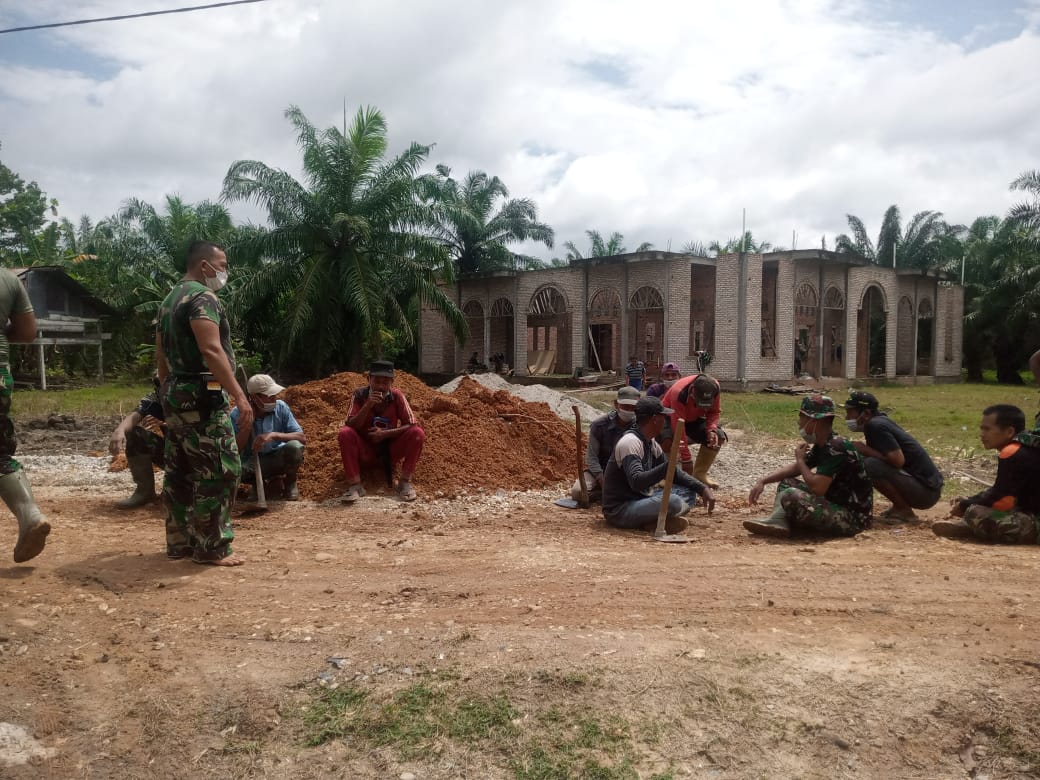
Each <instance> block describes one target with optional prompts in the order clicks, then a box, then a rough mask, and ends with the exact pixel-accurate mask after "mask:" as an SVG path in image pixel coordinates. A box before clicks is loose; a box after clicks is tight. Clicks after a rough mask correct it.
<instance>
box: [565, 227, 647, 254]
mask: <svg viewBox="0 0 1040 780" xmlns="http://www.w3.org/2000/svg"><path fill="white" fill-rule="evenodd" d="M585 235H586V236H588V239H589V252H588V254H586V255H583V254H582V253H581V250H579V249H578V247H577V246H575V245H574V242H573V241H567V242H566V243H564V245H563V247H564V249H566V250H567V259H568V260H584V259H585V258H589V257H613V256H614V255H623V254H626V253H627V252H628V249H627V248H626V247H625V237H624V236H623V235H622V234H621V233H618V232H614V233H611V234H610V238H608V239H607V240H606V241H604V240H603V236H602V235H601V234H600V232H599V231H598V230H586V231H585ZM653 248H654V245H653V244H651V243H650V242H649V241H644V242H643V243H642V244H640V245H639V246H637V247H636V248H635V250H634V251H636V252H648V251H650V250H651V249H653Z"/></svg>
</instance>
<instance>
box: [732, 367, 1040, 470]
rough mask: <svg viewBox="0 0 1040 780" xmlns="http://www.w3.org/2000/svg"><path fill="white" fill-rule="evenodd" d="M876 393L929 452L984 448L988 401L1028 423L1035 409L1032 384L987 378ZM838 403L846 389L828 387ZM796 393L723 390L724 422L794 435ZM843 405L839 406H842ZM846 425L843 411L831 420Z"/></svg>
mask: <svg viewBox="0 0 1040 780" xmlns="http://www.w3.org/2000/svg"><path fill="white" fill-rule="evenodd" d="M868 389H869V391H870V392H871V393H873V394H874V395H875V396H877V399H878V401H879V402H880V404H881V409H882V411H884V412H886V413H887V414H888V415H889V417H891V418H892V419H893V420H894V421H895V422H896V423H898V424H899V425H900V426H902V427H903V428H905V429H906V430H907V431H908V432H909V433H911V434H912V435H913V436H914V437H915V438H916V439H917V440H918V441H920V442H921V444H922V445H924V447H925V449H927V450H928V451H929V452H930V453H931V454H932V455H935V456H939V457H947V458H949V457H974V456H977V455H981V454H982V453H983V452H984V450H983V449H982V446H981V444H980V443H979V436H978V430H979V421H980V420H981V418H982V410H983V409H984V408H985V407H987V406H990V405H991V404H997V403H1007V404H1014V405H1015V406H1018V407H1020V408H1021V409H1022V410H1023V411H1024V412H1025V413H1026V420H1027V422H1029V423H1030V424H1031V423H1032V419H1033V415H1034V414H1035V412H1036V410H1037V400H1038V395H1037V390H1036V388H1035V387H1031V386H1025V387H1013V386H1009V385H988V384H950V385H926V386H919V387H902V386H894V385H893V386H881V387H871V388H868ZM831 397H832V398H833V399H834V402H835V404H837V405H838V406H840V405H841V404H842V403H843V402H844V401H845V399H846V398H847V397H848V395H847V390H842V391H841V392H837V391H832V392H831ZM800 403H801V399H800V398H799V397H798V396H787V395H781V394H776V393H725V394H724V395H723V398H722V410H723V414H722V416H723V422H724V423H725V424H727V425H729V426H731V427H734V428H740V429H742V430H745V431H749V432H754V433H763V434H767V435H769V436H773V437H776V438H785V439H786V438H790V439H792V440H793V439H794V438H795V436H796V434H797V431H796V430H795V429H796V427H797V425H798V422H797V416H798V405H799V404H800ZM840 411H841V410H839V412H840ZM835 423H836V424H835V428H836V430H838V431H842V430H844V423H843V422H842V421H841V416H840V415H839V419H838V420H836V421H835Z"/></svg>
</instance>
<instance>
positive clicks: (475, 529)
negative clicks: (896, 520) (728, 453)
mask: <svg viewBox="0 0 1040 780" xmlns="http://www.w3.org/2000/svg"><path fill="white" fill-rule="evenodd" d="M735 446H737V445H735ZM740 446H746V447H751V445H750V444H748V443H746V442H745V444H743V445H740ZM755 446H756V447H757V446H760V445H755ZM41 481H44V480H41ZM54 482H57V483H60V480H51V481H50V482H49V483H47V484H45V485H44V486H43V487H40V488H39V489H38V490H37V493H38V499H39V501H40V504H41V506H42V507H43V509H44V511H45V512H46V513H47V514H48V516H49V517H50V518H51V519H52V521H53V523H54V532H53V534H52V536H51V542H50V543H49V544H48V546H47V550H46V552H45V554H44V555H43V556H42V557H41V558H39V559H37V560H36V561H34V562H33V564H34V565H21V566H15V565H13V564H11V563H10V562H9V558H8V560H6V561H5V562H4V563H2V564H0V723H3V724H6V725H5V726H2V727H0V776H2V777H9V778H30V777H32V778H38V777H55V778H77V777H83V778H109V777H111V778H136V777H140V778H154V777H160V778H166V777H169V778H180V777H184V778H188V777H200V776H213V777H272V778H286V777H292V778H296V777H300V778H305V777H306V778H310V777H315V778H326V777H328V778H332V777H344V778H368V777H373V778H376V777H378V778H384V777H385V778H406V780H407V778H408V777H413V778H498V777H502V778H536V777H542V778H550V777H590V778H615V777H616V778H625V777H630V778H636V777H639V778H650V777H656V778H662V779H663V778H680V777H696V778H700V777H713V778H754V777H761V778H777V777H803V778H875V777H877V778H960V777H974V778H977V779H979V778H991V780H996V778H1024V777H1036V776H1037V775H1038V774H1040V635H1038V630H1037V629H1038V620H1037V615H1038V614H1040V609H1038V607H1040V598H1038V595H1037V587H1036V583H1037V570H1038V565H1040V549H1038V548H1032V547H1015V548H1012V547H990V546H984V545H980V544H973V543H962V542H955V541H950V540H942V539H938V538H936V537H934V536H933V534H931V532H930V531H929V530H928V528H927V522H926V523H925V524H924V525H923V526H920V527H903V528H897V529H889V528H887V527H883V528H876V529H874V530H872V531H869V532H867V533H864V534H862V535H860V536H859V537H857V538H855V539H847V540H836V541H827V542H816V541H811V540H796V541H791V542H772V541H768V540H762V539H756V538H751V537H749V536H748V535H747V534H746V533H745V532H744V531H743V529H742V528H741V527H740V520H741V519H743V518H745V517H747V516H748V514H749V510H748V509H747V508H745V507H743V506H742V503H743V501H742V498H743V491H742V490H741V491H739V495H738V492H737V491H732V492H729V493H726V492H724V493H723V495H724V496H725V499H724V501H723V502H722V503H723V506H722V507H721V508H720V510H719V511H718V512H717V513H716V515H715V516H714V517H711V518H709V517H707V516H706V515H704V514H703V512H702V510H695V515H694V527H693V528H692V529H691V535H692V536H693V538H694V539H695V541H694V543H692V544H689V545H674V546H673V545H663V544H658V543H654V542H653V541H651V540H650V539H649V537H648V536H647V535H645V534H639V533H624V532H617V531H612V530H609V529H607V528H605V527H604V526H603V524H602V522H601V519H600V518H599V517H598V515H597V514H596V513H595V512H591V511H588V512H583V511H571V512H568V511H566V510H562V509H557V508H555V507H553V506H551V505H550V504H549V503H548V500H549V498H551V497H552V496H553V495H554V494H550V493H539V494H504V493H499V494H496V493H494V492H488V493H484V494H478V495H472V496H463V497H460V498H457V499H455V500H451V501H448V500H438V501H426V500H420V501H419V502H417V503H416V504H412V505H405V504H401V503H399V502H397V501H395V500H392V499H390V498H384V497H373V498H370V499H366V500H365V501H363V502H361V503H360V504H359V505H357V506H355V507H350V508H346V507H340V506H339V505H333V506H326V505H317V504H313V503H310V502H306V501H304V502H300V503H298V504H279V503H276V504H273V507H274V511H272V512H270V513H268V514H266V515H263V516H259V517H255V518H246V519H241V520H239V521H238V523H237V533H238V539H239V541H238V542H237V544H236V549H237V550H238V551H239V552H241V553H242V554H244V555H245V556H246V558H247V559H248V563H247V565H246V566H244V567H241V568H238V569H218V568H213V567H203V566H197V565H193V564H192V563H190V562H186V561H178V562H171V561H167V560H166V558H165V556H164V555H163V554H162V549H163V548H162V525H161V522H160V519H159V511H158V509H157V508H149V509H145V510H140V511H136V512H131V513H122V512H118V511H116V510H114V509H112V502H113V501H114V500H116V499H117V498H119V497H120V496H122V495H125V493H126V491H127V489H128V488H127V486H128V485H129V480H128V478H127V479H126V481H125V485H119V484H115V485H113V484H102V483H99V484H97V485H72V486H67V485H66V486H63V485H61V484H52V483H54ZM420 489H421V486H420ZM940 514H941V513H932V514H926V519H937V518H938V517H939V516H940ZM13 541H14V523H13V521H11V519H10V518H7V519H6V520H5V521H4V525H3V526H2V528H0V542H2V543H3V544H4V545H5V546H10V545H13ZM337 692H338V694H337ZM339 694H342V695H339ZM347 694H349V696H348V695H347ZM350 696H353V697H354V698H350ZM417 702H418V703H417ZM322 707H324V708H325V709H321V708H322ZM335 707H341V709H340V710H335V711H333V710H334V708H335ZM351 708H353V709H351ZM365 708H367V709H365ZM329 712H332V715H336V714H337V713H338V716H339V719H338V720H337V719H336V718H335V717H332V716H331V715H329ZM323 713H324V714H323ZM344 713H346V714H344ZM402 713H403V714H402ZM474 713H479V714H482V718H483V719H479V718H476V716H475V715H474ZM496 713H497V714H496ZM467 714H468V715H471V716H473V717H469V718H468V719H467V717H466V716H467ZM405 715H407V716H408V718H410V720H406V719H404V716H405ZM413 716H414V717H413ZM323 718H324V720H323ZM330 718H332V719H331V720H330ZM330 724H331V725H330ZM406 726H407V727H408V728H406ZM22 729H24V731H23V730H22ZM308 743H321V744H318V745H315V746H311V745H310V744H308ZM23 761H25V763H22V762H23Z"/></svg>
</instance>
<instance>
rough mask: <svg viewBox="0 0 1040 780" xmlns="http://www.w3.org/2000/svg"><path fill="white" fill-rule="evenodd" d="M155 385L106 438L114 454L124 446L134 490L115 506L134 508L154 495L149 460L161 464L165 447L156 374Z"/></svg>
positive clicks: (162, 415)
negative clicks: (109, 436)
mask: <svg viewBox="0 0 1040 780" xmlns="http://www.w3.org/2000/svg"><path fill="white" fill-rule="evenodd" d="M152 383H153V384H154V385H155V387H154V389H153V390H152V392H150V393H148V395H146V396H145V397H144V398H142V399H141V403H139V404H138V405H137V408H136V409H134V410H133V411H132V412H130V414H128V415H127V416H126V417H124V418H123V421H122V422H121V423H119V425H117V426H116V429H115V430H114V431H112V438H111V439H109V441H108V451H109V452H110V453H112V457H115V456H116V455H118V454H119V453H120V452H122V451H123V450H124V448H125V449H126V463H127V466H129V468H130V476H132V477H133V478H134V484H135V485H136V486H137V487H136V488H134V492H133V493H132V494H131V495H130V497H129V498H124V499H123V500H122V501H117V502H116V508H117V509H136V508H137V507H139V506H144V505H145V504H150V503H152V502H153V501H155V499H156V498H157V496H156V495H155V475H154V474H153V473H152V464H153V463H154V464H155V465H156V466H158V467H159V468H162V467H163V464H164V463H165V458H164V457H163V450H164V449H165V448H166V437H165V432H164V428H165V423H164V420H165V419H166V415H165V414H164V413H163V409H162V403H161V402H160V401H159V375H158V374H156V375H155V376H153V377H152Z"/></svg>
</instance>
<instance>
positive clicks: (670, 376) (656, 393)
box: [646, 363, 682, 398]
mask: <svg viewBox="0 0 1040 780" xmlns="http://www.w3.org/2000/svg"><path fill="white" fill-rule="evenodd" d="M681 378H682V372H681V371H680V370H679V364H678V363H665V364H664V366H663V367H662V368H661V381H660V382H654V383H653V384H652V385H650V387H648V388H646V394H647V395H652V396H653V397H654V398H663V397H664V394H665V393H667V392H668V388H670V387H671V386H672V385H674V384H675V383H676V382H678V381H679V380H680V379H681Z"/></svg>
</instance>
